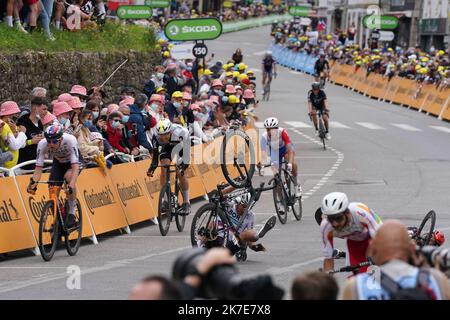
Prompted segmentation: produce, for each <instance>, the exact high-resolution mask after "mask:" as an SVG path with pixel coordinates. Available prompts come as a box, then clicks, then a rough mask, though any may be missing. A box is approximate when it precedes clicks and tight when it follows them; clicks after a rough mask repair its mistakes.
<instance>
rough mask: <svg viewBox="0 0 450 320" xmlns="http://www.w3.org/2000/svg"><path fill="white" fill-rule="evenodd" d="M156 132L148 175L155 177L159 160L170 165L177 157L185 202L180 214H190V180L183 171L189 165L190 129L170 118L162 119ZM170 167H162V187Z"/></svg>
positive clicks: (178, 172)
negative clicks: (173, 121) (171, 120)
mask: <svg viewBox="0 0 450 320" xmlns="http://www.w3.org/2000/svg"><path fill="white" fill-rule="evenodd" d="M155 129H156V132H157V134H154V135H153V137H152V146H153V149H152V150H153V155H152V163H151V165H150V168H149V169H148V171H147V175H148V176H150V177H153V173H154V172H155V170H156V168H157V167H158V161H159V160H161V164H162V165H169V164H170V163H171V162H172V160H173V158H174V157H176V158H177V164H178V165H179V166H177V175H178V178H179V179H180V187H181V194H182V196H183V204H182V205H181V212H180V215H189V213H190V212H191V204H190V201H189V182H188V179H187V178H186V176H185V175H184V173H182V171H184V170H186V169H187V168H188V167H189V163H190V154H191V151H190V148H191V140H190V138H189V131H188V130H187V129H185V128H184V127H182V126H181V125H178V124H175V123H172V122H170V120H169V119H161V120H159V122H158V123H157V124H156V127H155ZM167 170H168V168H161V176H160V182H161V187H162V186H164V185H165V184H166V183H167Z"/></svg>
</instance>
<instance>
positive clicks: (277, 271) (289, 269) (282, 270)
mask: <svg viewBox="0 0 450 320" xmlns="http://www.w3.org/2000/svg"><path fill="white" fill-rule="evenodd" d="M321 261H323V257H320V258H315V259H311V260H307V261H305V262H300V263H296V264H291V265H290V266H286V267H276V268H269V269H268V270H267V272H268V273H270V274H271V275H279V274H283V273H288V272H292V271H294V270H296V269H298V268H301V267H304V266H307V265H309V264H312V263H316V262H321Z"/></svg>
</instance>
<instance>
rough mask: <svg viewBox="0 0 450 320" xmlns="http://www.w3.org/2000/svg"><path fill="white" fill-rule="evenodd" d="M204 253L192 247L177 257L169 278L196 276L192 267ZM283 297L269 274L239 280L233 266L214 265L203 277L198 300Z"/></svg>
mask: <svg viewBox="0 0 450 320" xmlns="http://www.w3.org/2000/svg"><path fill="white" fill-rule="evenodd" d="M205 253H206V250H205V249H202V248H193V249H192V250H187V251H186V252H183V253H182V254H181V255H180V256H178V258H177V259H176V261H175V263H174V265H173V269H172V276H173V279H174V280H183V279H184V278H185V277H186V276H189V275H194V274H196V266H197V264H198V262H199V260H200V259H201V258H202V256H203V255H204V254H205ZM283 295H284V290H283V289H281V288H279V287H277V286H275V285H274V283H273V281H272V277H271V276H270V275H268V274H262V275H257V276H252V277H243V276H242V275H240V274H239V272H238V270H237V268H236V267H235V266H234V265H219V266H215V267H214V268H212V269H211V270H210V271H209V272H208V274H206V275H205V276H204V277H203V281H202V284H201V286H200V288H199V298H204V299H223V300H233V299H245V300H254V299H266V300H281V299H282V297H283Z"/></svg>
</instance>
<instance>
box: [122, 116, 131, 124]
mask: <svg viewBox="0 0 450 320" xmlns="http://www.w3.org/2000/svg"><path fill="white" fill-rule="evenodd" d="M128 120H130V116H123V117H122V123H127V122H128Z"/></svg>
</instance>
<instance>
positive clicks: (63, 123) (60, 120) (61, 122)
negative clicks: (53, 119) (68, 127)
mask: <svg viewBox="0 0 450 320" xmlns="http://www.w3.org/2000/svg"><path fill="white" fill-rule="evenodd" d="M59 123H60V124H61V125H65V124H66V123H67V119H66V118H61V119H59Z"/></svg>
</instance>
